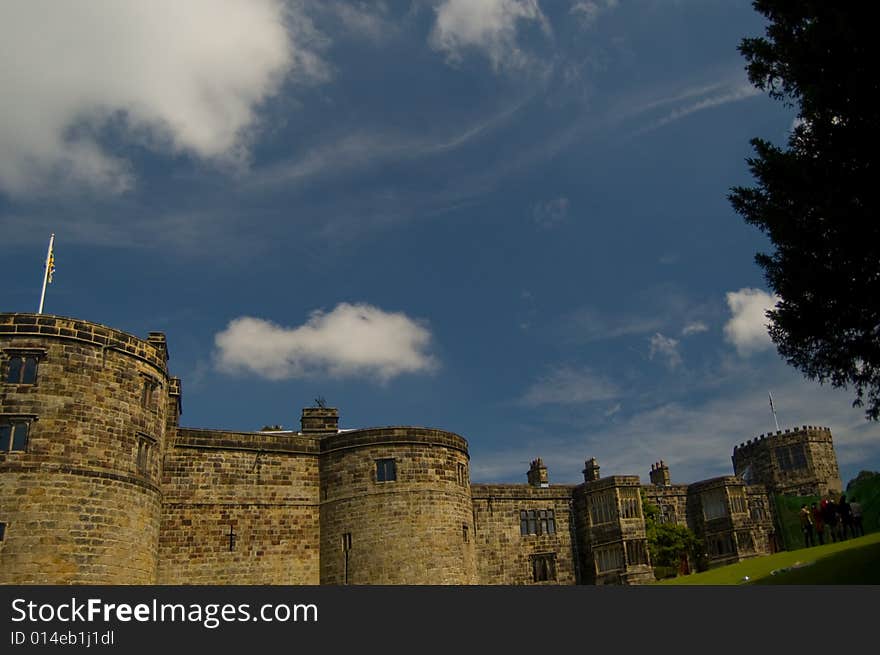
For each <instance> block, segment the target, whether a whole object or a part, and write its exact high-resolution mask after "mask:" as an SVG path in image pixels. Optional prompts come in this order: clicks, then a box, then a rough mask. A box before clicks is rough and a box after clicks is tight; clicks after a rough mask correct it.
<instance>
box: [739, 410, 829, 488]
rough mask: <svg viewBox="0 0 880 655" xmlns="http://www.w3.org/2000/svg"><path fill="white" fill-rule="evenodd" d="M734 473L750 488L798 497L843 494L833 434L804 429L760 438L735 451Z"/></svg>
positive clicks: (827, 431)
mask: <svg viewBox="0 0 880 655" xmlns="http://www.w3.org/2000/svg"><path fill="white" fill-rule="evenodd" d="M732 459H733V470H734V473H735V474H736V475H739V476H743V477H744V478H745V479H746V482H748V483H750V484H764V485H767V486H768V487H771V488H772V489H774V490H775V491H776V493H781V494H791V495H798V496H811V495H820V496H824V495H827V494H829V493H840V491H841V490H842V488H843V484H842V483H841V480H840V470H839V469H838V467H837V457H836V455H835V454H834V446H833V443H832V439H831V430H830V429H829V428H823V427H818V426H813V425H804V426H802V427H800V428H795V429H791V430H784V431H783V430H779V431H777V432H776V433H770V434H767V435H763V434H762V435H760V436H759V437H757V438H756V439H749V440H748V441H747V442H745V443H742V444H740V445H739V446H736V447H735V448H734V449H733V458H732Z"/></svg>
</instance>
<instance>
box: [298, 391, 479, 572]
mask: <svg viewBox="0 0 880 655" xmlns="http://www.w3.org/2000/svg"><path fill="white" fill-rule="evenodd" d="M323 409H324V411H325V412H326V411H327V410H326V408H323ZM305 411H308V410H305ZM303 425H304V427H305V425H306V417H305V412H304V419H303ZM468 459H469V458H468V450H467V442H466V441H465V440H464V439H463V438H462V437H460V436H458V435H457V434H453V433H451V432H445V431H443V430H433V429H428V428H414V427H388V428H370V429H365V430H349V431H340V432H336V431H334V432H332V433H331V432H328V433H326V434H324V435H323V436H322V437H321V463H320V477H321V584H413V585H418V584H474V583H476V562H475V552H474V519H473V505H472V502H471V493H470V480H469V475H468Z"/></svg>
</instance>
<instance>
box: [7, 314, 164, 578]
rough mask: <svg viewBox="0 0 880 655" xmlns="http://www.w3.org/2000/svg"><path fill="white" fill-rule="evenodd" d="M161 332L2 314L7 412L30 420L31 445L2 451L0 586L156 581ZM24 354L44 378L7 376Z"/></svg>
mask: <svg viewBox="0 0 880 655" xmlns="http://www.w3.org/2000/svg"><path fill="white" fill-rule="evenodd" d="M151 340H152V341H147V340H141V339H138V338H136V337H133V336H131V335H128V334H125V333H123V332H119V331H118V330H113V329H111V328H108V327H105V326H102V325H97V324H93V323H86V322H83V321H75V320H72V319H68V318H61V317H57V316H47V315H39V316H38V315H34V314H2V315H0V371H2V372H3V375H4V377H3V378H0V380H2V381H0V418H3V419H5V420H16V419H26V420H27V421H29V430H28V443H27V448H26V450H24V451H16V450H12V451H7V452H2V453H0V517H2V520H3V521H4V522H5V523H6V539H5V540H4V543H3V544H2V551H0V583H5V584H11V583H81V582H89V583H98V584H121V583H126V584H130V583H137V584H149V583H153V582H155V581H156V569H157V550H158V538H159V516H160V506H161V493H160V488H159V479H160V475H161V459H162V458H161V453H162V451H163V449H164V446H165V441H166V425H167V420H166V419H167V416H166V414H167V411H168V407H169V403H168V390H169V378H168V373H167V369H166V363H165V362H166V359H167V350H166V348H165V343H164V337H163V336H162V335H159V334H154V335H151ZM22 353H28V354H30V355H31V356H37V357H38V358H39V363H38V366H37V375H36V381H35V383H33V384H12V383H8V382H6V372H7V370H8V366H9V363H10V359H11V358H12V357H15V356H17V355H18V354H22ZM145 385H149V386H150V387H151V391H150V394H149V395H148V396H145V393H144V387H145ZM144 444H146V445H147V446H145V445H144ZM145 447H148V450H149V452H148V456H145V457H144V459H143V460H142V463H143V465H142V466H141V465H139V452H140V450H141V449H142V448H145Z"/></svg>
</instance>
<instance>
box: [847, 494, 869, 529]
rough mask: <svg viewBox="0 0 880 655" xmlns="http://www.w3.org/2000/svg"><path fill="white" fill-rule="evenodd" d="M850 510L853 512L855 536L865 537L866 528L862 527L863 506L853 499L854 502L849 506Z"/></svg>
mask: <svg viewBox="0 0 880 655" xmlns="http://www.w3.org/2000/svg"><path fill="white" fill-rule="evenodd" d="M849 509H850V511H851V512H852V526H853V536H854V537H864V536H865V528H864V527H862V504H861V503H860V502H859V501H857V500H856V499H855V498H853V501H852V502H851V503H850V504H849Z"/></svg>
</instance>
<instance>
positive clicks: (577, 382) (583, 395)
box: [520, 366, 620, 407]
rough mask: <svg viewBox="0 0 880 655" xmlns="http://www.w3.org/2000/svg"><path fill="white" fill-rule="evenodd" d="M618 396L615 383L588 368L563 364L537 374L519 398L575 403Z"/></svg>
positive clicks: (528, 401) (527, 401) (532, 402)
mask: <svg viewBox="0 0 880 655" xmlns="http://www.w3.org/2000/svg"><path fill="white" fill-rule="evenodd" d="M619 396H620V390H619V389H618V388H617V386H616V385H614V384H612V383H611V382H609V381H608V380H605V379H604V378H602V377H600V376H599V375H597V374H596V373H594V372H593V371H591V370H590V369H582V370H577V369H573V368H569V367H567V366H562V367H559V368H556V369H554V370H553V371H551V372H550V373H548V374H547V375H544V376H542V377H541V378H539V379H538V380H537V381H536V382H535V383H534V384H533V385H532V386H531V387H529V389H528V390H527V391H526V392H525V394H524V395H523V397H522V398H521V400H520V402H521V403H522V404H524V405H529V406H532V407H535V406H538V405H551V404H555V405H576V404H581V403H589V402H595V401H598V400H612V399H614V398H618V397H619Z"/></svg>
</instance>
